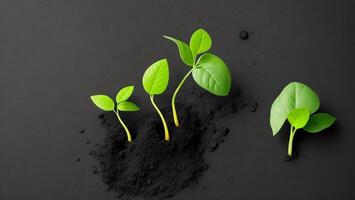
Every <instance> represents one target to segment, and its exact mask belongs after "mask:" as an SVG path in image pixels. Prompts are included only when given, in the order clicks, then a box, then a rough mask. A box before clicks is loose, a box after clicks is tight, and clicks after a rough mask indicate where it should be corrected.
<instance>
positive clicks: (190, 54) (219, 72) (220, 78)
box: [164, 29, 231, 127]
mask: <svg viewBox="0 0 355 200" xmlns="http://www.w3.org/2000/svg"><path fill="white" fill-rule="evenodd" d="M164 37H165V38H166V39H168V40H171V41H173V42H175V43H176V45H177V47H178V50H179V54H180V58H181V59H182V61H183V62H184V63H185V64H186V65H188V66H190V67H191V68H190V70H189V71H188V73H187V74H186V75H185V77H184V78H183V79H182V80H181V82H180V84H179V85H178V87H177V88H176V90H175V92H174V94H173V97H172V100H171V106H172V109H173V117H174V123H175V126H176V127H179V120H178V116H177V113H176V108H175V98H176V95H177V93H178V92H179V90H180V88H181V86H182V85H183V84H184V82H185V81H186V79H187V78H188V77H189V76H190V75H191V74H192V77H193V78H194V80H195V81H196V83H197V84H198V85H199V86H201V87H202V88H204V89H205V90H207V91H209V92H211V93H212V94H215V95H218V96H226V95H228V93H229V90H230V87H231V75H230V72H229V69H228V67H227V65H226V64H225V63H224V62H223V60H221V59H220V58H219V57H217V56H216V55H213V54H211V53H206V52H207V51H208V50H209V49H210V48H211V46H212V40H211V37H210V35H209V34H208V33H207V32H206V31H205V30H203V29H198V30H196V31H195V32H194V33H193V34H192V36H191V38H190V45H187V44H186V43H185V42H183V41H180V40H178V39H175V38H172V37H169V36H164ZM202 53H203V54H202ZM200 54H202V55H200Z"/></svg>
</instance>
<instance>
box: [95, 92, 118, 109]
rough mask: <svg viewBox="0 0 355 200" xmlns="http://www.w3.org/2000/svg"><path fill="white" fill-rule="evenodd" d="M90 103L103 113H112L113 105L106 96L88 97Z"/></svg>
mask: <svg viewBox="0 0 355 200" xmlns="http://www.w3.org/2000/svg"><path fill="white" fill-rule="evenodd" d="M90 98H91V100H92V102H93V103H94V104H95V105H96V106H97V107H99V108H100V109H101V110H104V111H112V110H114V109H115V103H114V102H113V100H112V99H111V98H110V97H108V96H106V95H94V96H91V97H90Z"/></svg>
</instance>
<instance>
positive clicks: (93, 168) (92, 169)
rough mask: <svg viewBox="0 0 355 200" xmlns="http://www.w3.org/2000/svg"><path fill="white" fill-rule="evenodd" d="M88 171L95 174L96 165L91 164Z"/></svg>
mask: <svg viewBox="0 0 355 200" xmlns="http://www.w3.org/2000/svg"><path fill="white" fill-rule="evenodd" d="M90 172H91V173H93V174H97V172H98V170H97V167H96V166H91V167H90Z"/></svg>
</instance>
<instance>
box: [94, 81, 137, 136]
mask: <svg viewBox="0 0 355 200" xmlns="http://www.w3.org/2000/svg"><path fill="white" fill-rule="evenodd" d="M133 90H134V86H127V87H124V88H122V89H121V90H120V91H119V92H118V93H117V95H116V105H115V102H114V101H113V100H112V99H111V98H110V97H109V96H106V95H93V96H91V97H90V98H91V100H92V102H93V103H94V104H95V105H96V106H97V107H98V108H100V109H101V110H104V111H113V112H114V113H115V114H116V116H117V118H118V121H119V122H120V123H121V125H122V126H123V128H124V129H125V131H126V134H127V140H128V142H132V136H131V133H130V132H129V130H128V128H127V126H126V125H125V123H124V122H123V121H122V119H121V117H120V115H119V111H123V112H127V111H138V110H140V108H139V107H138V106H137V105H136V104H134V103H132V102H130V101H127V100H128V98H129V97H130V96H131V95H132V93H133Z"/></svg>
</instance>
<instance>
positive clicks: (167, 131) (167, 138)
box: [150, 95, 170, 141]
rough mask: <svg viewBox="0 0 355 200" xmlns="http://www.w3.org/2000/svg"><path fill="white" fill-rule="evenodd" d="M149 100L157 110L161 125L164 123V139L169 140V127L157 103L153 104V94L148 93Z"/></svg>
mask: <svg viewBox="0 0 355 200" xmlns="http://www.w3.org/2000/svg"><path fill="white" fill-rule="evenodd" d="M150 101H151V102H152V104H153V106H154V108H155V110H157V112H158V114H159V116H160V118H161V121H162V122H163V125H164V132H165V140H166V141H169V139H170V137H169V129H168V125H167V124H166V121H165V119H164V116H163V114H162V113H161V112H160V110H159V108H158V106H157V105H155V102H154V95H150Z"/></svg>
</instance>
